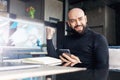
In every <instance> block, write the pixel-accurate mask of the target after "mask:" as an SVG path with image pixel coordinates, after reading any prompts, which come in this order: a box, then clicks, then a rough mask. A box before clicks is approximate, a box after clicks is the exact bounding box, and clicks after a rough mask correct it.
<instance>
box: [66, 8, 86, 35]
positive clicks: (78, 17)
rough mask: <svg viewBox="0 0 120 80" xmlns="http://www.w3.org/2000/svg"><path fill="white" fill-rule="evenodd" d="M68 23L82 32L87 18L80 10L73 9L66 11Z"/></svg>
mask: <svg viewBox="0 0 120 80" xmlns="http://www.w3.org/2000/svg"><path fill="white" fill-rule="evenodd" d="M68 18H69V20H68V25H69V26H70V27H71V28H72V29H74V30H75V31H77V32H78V33H82V32H83V31H84V28H85V27H86V23H87V18H86V16H85V14H84V12H82V11H81V10H73V11H70V12H69V13H68Z"/></svg>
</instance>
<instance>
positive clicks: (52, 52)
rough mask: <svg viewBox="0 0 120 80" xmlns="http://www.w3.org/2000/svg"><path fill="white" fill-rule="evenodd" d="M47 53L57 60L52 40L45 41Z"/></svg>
mask: <svg viewBox="0 0 120 80" xmlns="http://www.w3.org/2000/svg"><path fill="white" fill-rule="evenodd" d="M47 52H48V56H51V57H55V58H58V54H57V52H56V50H55V47H54V45H53V42H52V39H49V40H47Z"/></svg>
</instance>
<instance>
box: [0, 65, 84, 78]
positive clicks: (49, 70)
mask: <svg viewBox="0 0 120 80" xmlns="http://www.w3.org/2000/svg"><path fill="white" fill-rule="evenodd" d="M82 70H86V69H85V68H75V67H63V66H47V65H41V66H40V67H37V68H30V69H19V70H9V71H0V80H11V79H21V78H28V77H40V76H46V75H54V74H62V73H69V72H75V71H82Z"/></svg>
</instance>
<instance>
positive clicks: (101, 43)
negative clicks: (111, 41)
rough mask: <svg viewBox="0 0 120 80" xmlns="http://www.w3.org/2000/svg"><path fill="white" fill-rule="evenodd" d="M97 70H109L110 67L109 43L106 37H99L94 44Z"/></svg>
mask: <svg viewBox="0 0 120 80" xmlns="http://www.w3.org/2000/svg"><path fill="white" fill-rule="evenodd" d="M94 46H95V48H94V56H95V60H96V61H95V62H96V63H95V68H96V69H105V68H106V69H107V68H108V67H109V52H108V43H107V40H106V39H105V37H104V36H101V35H98V36H97V37H96V38H95V44H94Z"/></svg>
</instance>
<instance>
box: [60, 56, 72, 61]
mask: <svg viewBox="0 0 120 80" xmlns="http://www.w3.org/2000/svg"><path fill="white" fill-rule="evenodd" d="M59 57H60V59H61V60H62V62H67V63H68V62H70V61H68V60H67V59H65V58H63V57H62V56H59Z"/></svg>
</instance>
